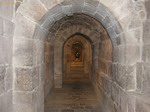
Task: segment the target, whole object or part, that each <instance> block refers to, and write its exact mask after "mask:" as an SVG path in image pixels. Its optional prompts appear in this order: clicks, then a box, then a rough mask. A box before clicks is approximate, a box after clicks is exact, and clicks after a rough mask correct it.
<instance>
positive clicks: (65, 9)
mask: <svg viewBox="0 0 150 112" xmlns="http://www.w3.org/2000/svg"><path fill="white" fill-rule="evenodd" d="M62 12H63V13H64V14H65V15H67V16H69V15H72V5H67V6H66V5H65V6H62Z"/></svg>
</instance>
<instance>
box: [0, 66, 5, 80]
mask: <svg viewBox="0 0 150 112" xmlns="http://www.w3.org/2000/svg"><path fill="white" fill-rule="evenodd" d="M5 74H6V66H0V81H3V80H4V77H5Z"/></svg>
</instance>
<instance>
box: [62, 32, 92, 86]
mask: <svg viewBox="0 0 150 112" xmlns="http://www.w3.org/2000/svg"><path fill="white" fill-rule="evenodd" d="M63 49H64V50H63V83H70V82H76V83H77V82H84V81H85V82H86V81H89V79H90V77H91V75H92V74H91V73H92V46H91V43H90V41H88V40H87V39H86V38H85V37H84V36H83V35H81V34H74V35H72V36H71V37H70V38H69V39H67V41H66V42H65V43H64V47H63Z"/></svg>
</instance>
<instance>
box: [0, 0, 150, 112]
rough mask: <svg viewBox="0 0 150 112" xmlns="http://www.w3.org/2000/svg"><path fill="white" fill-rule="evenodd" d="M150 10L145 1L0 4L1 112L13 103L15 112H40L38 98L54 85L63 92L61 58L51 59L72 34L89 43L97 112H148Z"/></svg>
mask: <svg viewBox="0 0 150 112" xmlns="http://www.w3.org/2000/svg"><path fill="white" fill-rule="evenodd" d="M99 1H100V3H99ZM14 2H16V3H14ZM149 4H150V2H149V0H111V1H109V0H98V1H96V0H16V1H14V0H5V1H4V0H1V1H0V112H1V111H2V112H11V111H12V99H13V100H14V101H13V103H14V102H15V103H14V107H13V108H14V112H44V97H45V98H46V96H47V95H48V92H51V89H52V88H53V86H54V82H55V83H57V84H58V86H59V87H61V86H62V79H63V78H62V65H61V63H60V62H61V61H62V56H60V57H59V58H57V59H56V60H54V57H55V58H56V57H57V55H60V52H61V53H62V51H63V50H62V48H63V44H64V42H65V41H66V40H67V39H68V38H69V37H70V36H71V35H73V34H76V33H81V34H84V35H85V36H86V38H88V37H89V40H90V41H92V46H93V59H92V62H93V66H92V68H89V69H92V74H91V75H90V77H91V79H93V85H94V86H95V89H96V91H97V94H99V99H101V104H102V105H101V107H102V109H101V112H112V111H113V112H126V111H128V112H149V110H150V109H149V107H150V106H149V97H148V95H149V93H150V91H149V90H150V83H149V79H150V76H149V72H150V67H149V62H150V50H149V48H150V46H149V44H150V41H149V35H150V34H149V23H150V22H149V19H150V7H149V6H150V5H149ZM74 13H80V14H74ZM84 14H86V15H87V16H85V15H84ZM83 15H84V16H83ZM90 16H92V17H93V18H90ZM13 17H14V18H13ZM62 18H63V19H62ZM95 19H96V20H95ZM12 20H13V21H12ZM97 20H98V21H99V22H101V23H102V25H101V24H99V22H98V21H97ZM57 21H59V22H57ZM13 22H14V23H13ZM52 25H53V26H52ZM104 27H105V28H104ZM105 30H106V31H107V32H106V31H105ZM14 31H15V32H14ZM49 32H50V33H49ZM48 33H49V38H46V37H47V35H48ZM13 35H14V36H13ZM98 38H99V39H98ZM54 39H56V40H57V41H58V42H56V41H53V40H54ZM110 39H111V40H110ZM108 40H109V41H110V42H108ZM45 41H46V42H45ZM47 43H48V44H47ZM56 44H57V45H56ZM96 44H98V45H99V46H97V45H96ZM54 45H55V46H54ZM45 46H46V47H45ZM48 46H49V47H48ZM60 46H61V47H60ZM57 47H60V48H61V50H60V49H59V50H56V48H57ZM54 51H55V52H56V54H54V53H55V52H54ZM86 53H87V52H86ZM111 54H113V55H111ZM12 59H13V60H12ZM56 61H58V62H57V63H56ZM56 64H57V65H58V66H57V67H55V66H56ZM87 68H88V67H87ZM87 68H86V69H87ZM111 68H112V69H111ZM13 70H14V73H12V72H13ZM55 70H56V71H55ZM54 73H56V76H55V77H54ZM56 79H58V82H57V81H56ZM60 85H61V86H60ZM12 86H14V87H12ZM16 90H17V91H16ZM18 90H19V91H18ZM12 91H13V93H12ZM135 92H136V93H137V94H138V95H135V94H134V93H135ZM28 93H32V95H31V94H30V95H29V94H28ZM128 93H133V94H134V95H130V94H128ZM12 94H13V96H12ZM143 94H144V95H145V96H144V95H143ZM44 95H45V96H44ZM39 96H40V97H39ZM74 97H75V98H77V96H73V98H74ZM31 102H32V103H31ZM75 107H76V105H75ZM89 110H90V111H96V110H92V109H91V107H89V106H88V107H85V110H83V109H81V108H80V109H77V110H76V109H66V108H65V109H63V110H62V111H64V112H65V111H75V112H76V111H78V112H79V111H81V112H82V111H83V112H84V111H86V112H88V111H89ZM49 111H56V112H57V109H55V110H49Z"/></svg>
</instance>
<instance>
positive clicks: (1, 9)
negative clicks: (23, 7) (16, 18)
mask: <svg viewBox="0 0 150 112" xmlns="http://www.w3.org/2000/svg"><path fill="white" fill-rule="evenodd" d="M0 2H1V3H0V4H1V5H0V15H1V17H3V18H5V19H7V20H9V21H11V20H12V18H13V15H14V6H15V0H5V1H3V0H2V1H0ZM6 9H7V10H6Z"/></svg>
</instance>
